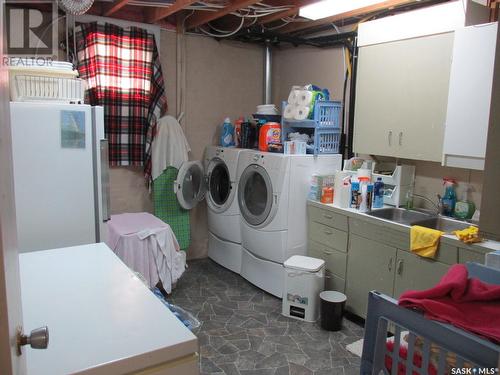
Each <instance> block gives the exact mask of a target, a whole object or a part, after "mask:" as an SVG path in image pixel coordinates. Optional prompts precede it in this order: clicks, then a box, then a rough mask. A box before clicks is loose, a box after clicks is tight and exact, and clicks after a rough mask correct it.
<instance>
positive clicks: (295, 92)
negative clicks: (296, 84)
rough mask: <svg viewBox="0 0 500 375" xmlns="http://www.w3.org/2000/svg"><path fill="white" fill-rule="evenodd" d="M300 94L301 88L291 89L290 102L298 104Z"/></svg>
mask: <svg viewBox="0 0 500 375" xmlns="http://www.w3.org/2000/svg"><path fill="white" fill-rule="evenodd" d="M299 96H300V90H297V89H292V91H290V95H288V104H297V101H298V100H299Z"/></svg>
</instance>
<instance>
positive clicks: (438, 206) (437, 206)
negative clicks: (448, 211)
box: [411, 193, 443, 215]
mask: <svg viewBox="0 0 500 375" xmlns="http://www.w3.org/2000/svg"><path fill="white" fill-rule="evenodd" d="M436 196H437V198H438V203H437V204H436V203H434V201H433V200H432V199H429V198H427V197H426V196H423V195H420V194H415V193H412V194H411V198H412V199H413V198H414V197H417V198H420V199H422V200H424V201H426V202H429V203H430V204H432V206H433V207H434V208H435V210H436V215H441V214H442V212H443V204H442V200H441V195H439V194H436Z"/></svg>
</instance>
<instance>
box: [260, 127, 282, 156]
mask: <svg viewBox="0 0 500 375" xmlns="http://www.w3.org/2000/svg"><path fill="white" fill-rule="evenodd" d="M259 150H260V151H271V152H282V151H283V145H282V144H281V125H280V124H278V123H277V122H266V123H265V124H264V125H262V126H261V128H260V130H259Z"/></svg>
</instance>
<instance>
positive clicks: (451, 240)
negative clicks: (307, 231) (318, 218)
mask: <svg viewBox="0 0 500 375" xmlns="http://www.w3.org/2000/svg"><path fill="white" fill-rule="evenodd" d="M307 203H308V204H309V205H311V206H315V207H319V208H323V209H327V210H330V211H332V212H335V213H338V214H341V215H344V216H348V217H352V218H356V219H360V220H365V221H368V222H372V223H376V224H379V225H382V226H386V227H389V228H392V229H396V230H399V231H407V232H408V235H409V233H410V226H409V225H405V224H401V223H396V222H394V221H391V220H386V219H381V218H378V217H374V216H370V215H367V214H366V213H363V212H359V211H358V210H356V209H353V208H340V207H336V206H334V205H333V204H326V203H321V202H318V201H313V200H308V202H307ZM389 207H391V206H386V207H384V208H389ZM441 241H442V242H444V243H447V244H450V245H452V246H457V247H460V248H463V249H469V250H471V251H479V252H483V253H486V252H491V251H496V250H500V242H497V241H491V240H486V241H484V242H480V243H475V244H471V245H468V244H465V243H463V242H461V241H459V240H458V239H457V238H456V237H455V235H453V234H444V235H443V236H441Z"/></svg>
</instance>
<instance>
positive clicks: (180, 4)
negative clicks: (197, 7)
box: [146, 0, 196, 23]
mask: <svg viewBox="0 0 500 375" xmlns="http://www.w3.org/2000/svg"><path fill="white" fill-rule="evenodd" d="M195 2H196V0H176V2H175V3H173V4H172V5H170V6H169V7H167V8H153V9H148V10H147V11H146V22H149V23H155V22H158V21H160V20H162V19H164V18H166V17H168V16H171V15H172V14H175V13H177V12H179V11H181V10H183V9H185V8H187V7H188V6H190V5H191V4H193V3H195Z"/></svg>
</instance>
